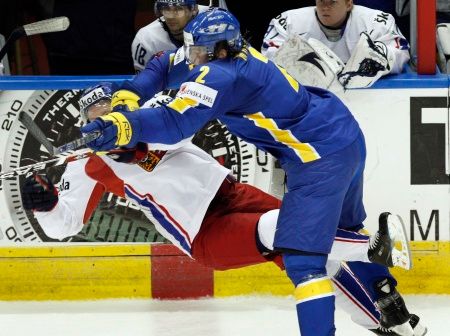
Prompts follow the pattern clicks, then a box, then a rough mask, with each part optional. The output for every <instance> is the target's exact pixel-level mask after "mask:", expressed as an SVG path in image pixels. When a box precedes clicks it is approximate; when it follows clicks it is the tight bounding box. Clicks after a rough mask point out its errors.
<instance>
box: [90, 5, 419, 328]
mask: <svg viewBox="0 0 450 336" xmlns="http://www.w3.org/2000/svg"><path fill="white" fill-rule="evenodd" d="M185 57H186V59H187V60H188V61H189V62H190V63H191V65H192V70H191V71H189V72H188V73H187V74H186V79H185V81H184V83H183V84H182V85H181V87H180V91H179V92H178V94H177V96H176V97H175V99H173V100H172V101H170V102H168V103H167V105H165V106H163V107H160V108H153V109H139V110H136V111H134V112H132V113H130V112H125V111H124V110H125V109H124V107H126V108H127V109H129V110H134V109H137V108H138V107H139V101H146V100H147V99H149V98H150V97H151V96H153V94H155V93H156V92H158V91H160V90H162V89H163V88H165V87H166V86H167V84H168V83H169V82H170V73H169V71H168V69H169V68H170V67H171V66H173V65H174V64H176V63H177V62H181V60H177V59H176V56H175V57H168V56H162V57H159V58H156V59H155V60H153V61H152V62H150V63H149V64H148V65H147V67H146V69H145V70H143V71H142V72H141V74H140V75H139V76H137V77H136V78H135V79H134V80H133V81H130V82H125V83H124V84H123V85H122V90H120V91H118V92H116V94H115V96H114V97H113V105H114V106H116V109H115V110H118V108H119V106H120V107H121V108H120V110H121V111H122V112H113V113H111V114H109V115H107V116H104V117H101V118H100V119H97V120H95V121H94V122H92V123H90V124H88V125H87V126H85V127H83V128H82V132H83V133H89V132H94V131H101V132H102V135H101V136H100V137H99V138H98V139H97V140H96V141H94V142H92V143H91V144H90V147H92V148H93V149H95V150H109V149H112V148H114V147H116V146H127V147H133V146H134V145H135V144H136V143H137V142H138V141H143V142H151V143H164V144H173V143H176V142H179V141H180V140H182V139H185V138H188V137H190V136H191V135H193V134H194V133H195V132H196V131H198V130H199V129H200V128H201V127H202V126H203V125H204V124H205V123H206V122H207V121H209V120H211V119H215V118H218V119H219V120H221V121H222V122H223V123H225V124H226V125H227V127H228V129H229V130H230V131H231V132H233V133H234V134H236V135H238V136H240V137H241V138H242V139H244V140H246V141H247V142H250V143H253V144H255V145H256V146H258V147H259V148H261V149H263V150H265V151H267V152H269V153H271V154H272V155H274V156H275V157H276V158H277V159H278V160H279V161H280V162H281V164H282V166H283V168H284V170H285V171H286V173H287V185H288V193H287V194H286V195H285V197H284V199H283V203H282V208H281V213H280V218H279V221H278V224H277V231H276V236H275V246H276V248H277V249H278V250H280V251H282V252H283V260H284V263H285V267H286V270H287V273H288V275H289V277H290V278H291V280H292V282H293V283H294V284H295V286H296V290H295V296H296V298H297V311H298V318H299V322H300V330H301V333H302V335H303V336H308V335H314V336H321V335H334V330H335V329H334V294H333V287H332V284H331V282H330V280H329V278H328V277H327V274H326V271H325V263H326V260H327V254H328V253H329V251H330V247H331V244H332V241H333V237H334V236H335V232H336V229H337V228H338V227H339V228H343V229H348V230H352V231H356V230H359V229H360V228H362V221H363V220H364V218H365V211H364V207H363V204H362V187H363V181H362V174H363V170H364V162H365V145H364V138H363V135H362V133H361V130H360V129H359V126H358V124H357V122H356V120H355V119H354V118H353V116H352V115H351V113H350V112H349V111H348V109H347V108H346V107H345V105H343V104H342V102H340V100H339V99H338V98H336V97H335V96H334V95H333V94H332V93H330V92H328V91H325V90H321V89H317V88H312V87H303V86H301V85H299V83H298V82H296V81H295V80H294V79H293V78H292V77H291V76H290V75H289V74H287V73H286V71H284V69H282V68H278V67H277V66H276V65H275V64H274V63H272V62H270V61H268V60H267V59H266V58H265V57H264V56H262V55H261V54H260V53H259V52H257V51H256V50H255V49H253V48H251V47H250V46H248V45H247V44H246V43H245V42H244V41H243V39H242V37H241V35H240V32H239V23H238V22H237V20H236V19H235V18H234V17H233V16H232V15H231V14H230V13H228V12H227V11H224V10H220V9H214V10H212V11H209V12H207V13H203V14H200V15H199V16H198V17H196V18H195V19H194V20H193V21H191V22H190V23H189V24H188V25H187V27H186V28H185ZM300 233H301V234H300ZM386 274H387V271H386ZM383 276H384V275H383ZM386 278H389V276H388V275H386ZM389 279H390V278H389ZM387 285H389V283H387ZM391 285H392V284H391ZM394 285H395V283H394ZM395 308H397V307H395ZM319 317H320V323H317V322H318V321H319ZM397 322H399V324H400V323H403V322H405V321H397ZM404 335H413V334H412V333H405V334H404Z"/></svg>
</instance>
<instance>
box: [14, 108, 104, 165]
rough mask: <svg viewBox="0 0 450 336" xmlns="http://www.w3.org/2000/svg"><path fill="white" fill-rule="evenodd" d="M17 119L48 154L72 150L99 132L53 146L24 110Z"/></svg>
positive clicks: (91, 139)
mask: <svg viewBox="0 0 450 336" xmlns="http://www.w3.org/2000/svg"><path fill="white" fill-rule="evenodd" d="M19 121H20V122H21V123H22V124H23V125H24V126H25V127H26V129H27V130H28V132H30V134H31V135H32V136H33V137H34V138H35V139H36V140H37V141H39V143H40V144H42V145H43V146H44V147H45V149H46V150H47V151H48V152H49V153H50V155H52V156H53V155H59V154H64V153H69V152H72V151H74V150H76V149H78V148H80V147H82V146H84V145H86V144H87V143H88V142H91V141H93V140H95V139H97V138H98V137H99V135H100V132H94V133H89V134H87V135H85V136H83V137H82V138H79V139H75V140H73V141H71V142H68V143H66V144H64V145H62V146H60V147H55V146H53V145H52V144H51V143H50V141H49V140H48V139H47V137H46V136H45V134H44V132H43V131H42V130H41V129H40V128H39V126H38V125H37V124H36V123H35V122H34V120H33V119H32V118H31V117H30V115H29V114H27V113H26V112H24V111H21V112H20V113H19Z"/></svg>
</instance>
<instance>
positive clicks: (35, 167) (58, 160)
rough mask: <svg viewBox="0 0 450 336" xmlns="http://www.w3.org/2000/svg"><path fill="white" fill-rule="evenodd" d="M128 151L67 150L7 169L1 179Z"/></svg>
mask: <svg viewBox="0 0 450 336" xmlns="http://www.w3.org/2000/svg"><path fill="white" fill-rule="evenodd" d="M126 151H127V149H121V148H119V149H113V150H111V151H109V152H93V151H92V150H91V149H89V148H82V149H79V150H77V151H75V152H72V153H67V152H66V153H62V154H58V155H55V157H53V158H51V159H49V160H46V161H42V162H37V163H33V164H30V165H27V166H22V167H17V168H13V169H11V170H8V171H5V172H0V180H5V179H8V178H14V177H17V176H22V175H28V174H32V173H36V172H38V171H41V170H45V169H49V168H52V167H57V166H61V165H63V164H65V163H69V162H73V161H77V160H82V159H87V158H90V157H91V156H94V155H106V156H108V157H111V158H113V159H115V158H116V157H117V155H120V154H121V153H123V152H126Z"/></svg>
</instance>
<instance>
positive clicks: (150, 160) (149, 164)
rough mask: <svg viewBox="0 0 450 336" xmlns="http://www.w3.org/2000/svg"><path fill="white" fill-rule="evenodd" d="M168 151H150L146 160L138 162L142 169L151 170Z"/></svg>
mask: <svg viewBox="0 0 450 336" xmlns="http://www.w3.org/2000/svg"><path fill="white" fill-rule="evenodd" d="M164 154H166V151H148V153H147V156H146V158H145V159H144V160H142V161H139V162H138V166H139V167H141V168H142V169H144V170H146V171H148V172H151V171H152V170H153V169H155V167H156V166H157V165H158V163H159V161H161V159H162V157H163V156H164Z"/></svg>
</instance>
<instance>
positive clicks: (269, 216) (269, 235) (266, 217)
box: [258, 209, 280, 251]
mask: <svg viewBox="0 0 450 336" xmlns="http://www.w3.org/2000/svg"><path fill="white" fill-rule="evenodd" d="M279 212H280V210H279V209H276V210H270V211H268V212H266V213H265V214H263V215H262V216H261V218H260V219H259V222H258V239H259V242H260V243H261V244H262V245H263V246H264V247H265V248H266V249H268V250H270V251H273V240H274V238H275V229H276V226H277V221H278V214H279Z"/></svg>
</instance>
